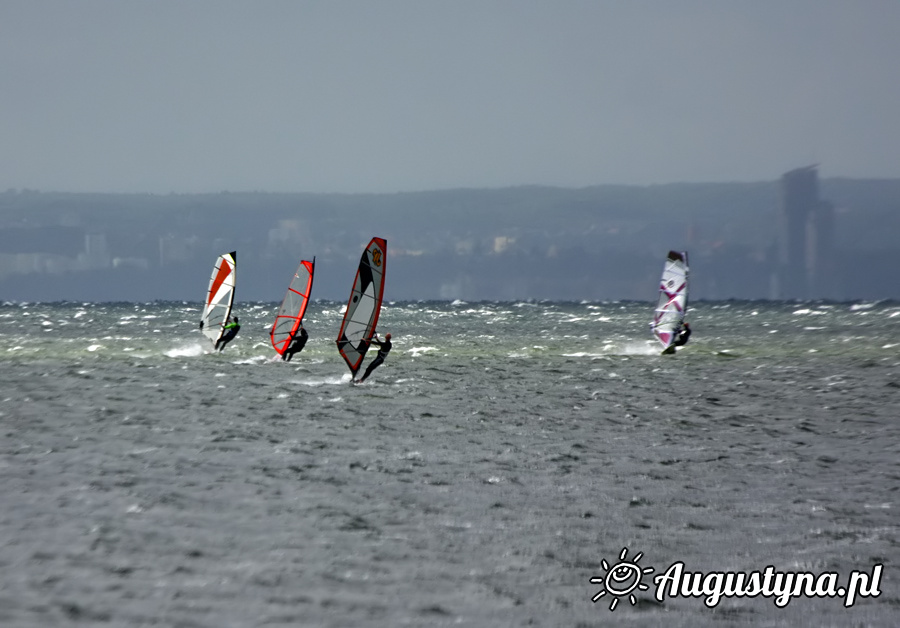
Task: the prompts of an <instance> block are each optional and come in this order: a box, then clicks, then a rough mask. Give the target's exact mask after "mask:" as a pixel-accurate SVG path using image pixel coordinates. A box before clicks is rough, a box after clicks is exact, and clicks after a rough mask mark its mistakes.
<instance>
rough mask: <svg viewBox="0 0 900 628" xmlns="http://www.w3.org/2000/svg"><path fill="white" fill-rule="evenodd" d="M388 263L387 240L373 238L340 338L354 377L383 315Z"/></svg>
mask: <svg viewBox="0 0 900 628" xmlns="http://www.w3.org/2000/svg"><path fill="white" fill-rule="evenodd" d="M386 262H387V242H386V241H385V240H384V239H382V238H372V241H371V242H369V245H368V246H367V247H366V249H365V250H364V251H363V254H362V257H361V258H360V260H359V269H358V270H357V271H356V279H354V280H353V289H352V291H351V292H350V300H349V301H348V302H347V310H346V311H345V312H344V320H343V322H341V330H340V332H338V338H337V346H338V351H340V352H341V356H343V358H344V361H345V362H347V366H349V367H350V372H351V373H352V374H353V377H356V372H357V371H358V370H359V365H360V364H362V361H363V358H364V357H366V351H368V350H369V341H371V340H372V336H373V335H375V326H376V325H377V324H378V316H379V315H380V314H381V299H382V295H383V293H384V268H385V263H386Z"/></svg>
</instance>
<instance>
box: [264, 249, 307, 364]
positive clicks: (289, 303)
mask: <svg viewBox="0 0 900 628" xmlns="http://www.w3.org/2000/svg"><path fill="white" fill-rule="evenodd" d="M315 268H316V258H315V257H314V258H313V259H312V261H311V262H308V261H305V260H304V261H302V262H300V265H299V266H298V267H297V270H296V272H295V273H294V277H293V279H291V283H290V285H289V286H288V289H287V293H286V294H285V295H284V300H283V301H282V302H281V309H280V310H278V315H277V316H276V317H275V322H274V323H273V324H272V329H271V331H269V336H271V338H272V346H273V347H275V351H277V352H278V353H279V354H281V355H284V352H285V350H287V348H288V345H290V344H291V340H293V338H294V334H295V333H296V332H297V330H298V329H300V323H301V322H303V315H304V314H305V313H306V305H307V304H308V303H309V294H310V292H311V291H312V284H313V274H314V273H315Z"/></svg>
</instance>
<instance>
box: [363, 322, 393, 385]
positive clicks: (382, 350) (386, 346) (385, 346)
mask: <svg viewBox="0 0 900 628" xmlns="http://www.w3.org/2000/svg"><path fill="white" fill-rule="evenodd" d="M371 342H372V343H373V344H375V345H378V347H379V348H378V355H377V356H375V359H374V360H372V362H371V364H369V367H368V368H367V369H366V372H365V373H363V376H362V379H360V380H359V381H360V383H362V382H364V381H366V378H367V377H368V376H369V375H371V374H372V371H374V370H375V369H376V368H378V367H379V366H381V365H382V363H384V359H385V358H386V357H387V355H388V353H390V352H391V349H392V348H393V345H392V344H391V335H390V334H385V335H384V340H379V339H378V334H375V337H374V338H372V340H371Z"/></svg>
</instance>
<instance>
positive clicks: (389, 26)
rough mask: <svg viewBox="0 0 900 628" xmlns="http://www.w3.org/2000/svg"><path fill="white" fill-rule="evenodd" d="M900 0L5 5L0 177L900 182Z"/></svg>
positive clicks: (381, 185) (294, 183) (172, 183)
mask: <svg viewBox="0 0 900 628" xmlns="http://www.w3.org/2000/svg"><path fill="white" fill-rule="evenodd" d="M898 60H900V2H898V1H897V0H752V1H746V2H744V1H736V0H735V1H729V0H609V1H607V0H593V1H579V0H542V1H534V0H457V1H449V0H445V1H442V2H438V1H429V0H377V1H376V0H321V1H315V2H313V1H306V0H283V1H280V0H279V1H276V0H246V1H240V2H236V1H232V0H154V1H152V2H151V1H137V0H134V1H132V0H105V1H98V0H78V1H73V0H2V2H0V85H2V98H0V189H6V188H10V187H12V188H33V189H38V190H42V191H51V190H53V191H73V192H80V191H85V192H109V191H117V192H152V193H168V192H219V191H223V190H230V191H251V190H259V191H272V192H276V191H283V192H305V191H309V192H393V191H407V190H423V189H436V188H454V187H500V186H507V185H519V184H549V185H559V186H567V187H569V186H586V185H594V184H603V183H626V184H651V183H667V182H673V181H691V182H700V181H759V180H773V179H775V178H777V177H778V176H779V175H780V174H781V173H782V172H784V171H785V170H788V169H791V168H794V167H798V166H803V165H808V164H810V163H821V170H820V172H821V174H822V176H826V177H827V176H847V177H866V178H868V177H900V71H898V69H897V64H898Z"/></svg>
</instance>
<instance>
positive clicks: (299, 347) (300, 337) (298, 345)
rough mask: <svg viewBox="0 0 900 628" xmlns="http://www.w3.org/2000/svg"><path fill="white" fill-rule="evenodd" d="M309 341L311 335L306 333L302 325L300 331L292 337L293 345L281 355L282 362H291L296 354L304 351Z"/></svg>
mask: <svg viewBox="0 0 900 628" xmlns="http://www.w3.org/2000/svg"><path fill="white" fill-rule="evenodd" d="M307 340H309V334H308V333H306V329H305V328H304V327H303V325H300V329H298V330H297V331H296V332H295V333H294V335H293V336H291V343H290V344H289V345H288V347H287V349H285V350H284V353H282V354H281V359H282V361H284V362H290V361H291V358H292V357H294V354H295V353H300V352H301V351H303V347H305V346H306V341H307Z"/></svg>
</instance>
